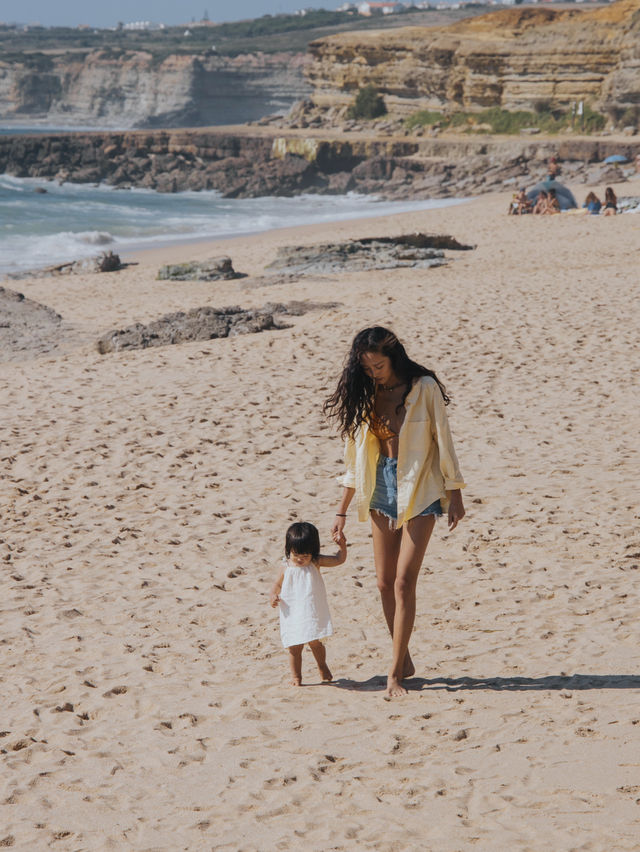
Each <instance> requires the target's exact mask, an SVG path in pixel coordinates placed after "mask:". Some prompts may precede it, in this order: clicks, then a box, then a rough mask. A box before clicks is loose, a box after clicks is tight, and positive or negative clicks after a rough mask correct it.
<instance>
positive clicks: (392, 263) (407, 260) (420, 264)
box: [266, 234, 473, 275]
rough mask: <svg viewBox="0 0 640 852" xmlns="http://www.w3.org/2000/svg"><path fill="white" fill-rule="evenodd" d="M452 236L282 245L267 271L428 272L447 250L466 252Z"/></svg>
mask: <svg viewBox="0 0 640 852" xmlns="http://www.w3.org/2000/svg"><path fill="white" fill-rule="evenodd" d="M472 248H473V246H467V245H463V244H462V243H459V242H458V241H457V240H456V239H454V238H453V237H449V236H438V235H429V234H408V235H405V236H400V237H380V238H365V239H361V240H350V241H349V242H345V243H330V244H318V245H313V246H281V247H280V248H279V249H278V251H277V255H276V258H275V260H274V261H272V262H271V263H270V264H269V265H268V266H267V267H266V269H269V270H276V271H286V272H287V273H289V274H297V275H316V274H317V275H327V274H329V275H331V274H338V273H341V272H352V271H354V272H355V271H356V270H367V269H398V268H403V267H417V268H420V269H428V268H429V267H431V266H443V265H444V264H446V263H447V258H446V257H445V254H444V249H454V250H459V251H467V250H470V249H472Z"/></svg>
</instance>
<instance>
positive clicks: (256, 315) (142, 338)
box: [98, 302, 335, 355]
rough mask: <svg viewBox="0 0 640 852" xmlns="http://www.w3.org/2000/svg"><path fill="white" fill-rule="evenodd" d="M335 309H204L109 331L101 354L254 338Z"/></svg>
mask: <svg viewBox="0 0 640 852" xmlns="http://www.w3.org/2000/svg"><path fill="white" fill-rule="evenodd" d="M331 307H335V303H333V302H330V303H326V304H318V303H315V302H290V303H289V304H280V303H275V304H271V303H269V304H266V305H264V307H262V308H260V309H255V310H254V309H243V308H239V307H228V308H212V307H209V306H205V307H202V308H194V309H193V310H191V311H187V312H183V311H179V312H177V313H173V314H166V315H165V316H163V317H160V319H157V320H154V321H153V322H150V323H148V324H146V325H144V324H142V323H136V324H135V325H131V326H129V327H128V328H123V329H120V330H114V331H109V332H107V334H104V335H103V336H102V337H101V338H100V339H99V340H98V352H100V354H101V355H105V354H106V353H108V352H120V351H122V350H124V349H147V348H148V347H150V346H167V345H169V344H172V343H188V342H191V341H194V340H213V339H214V338H218V337H234V336H235V335H237V334H255V333H256V332H259V331H268V330H270V329H276V328H287V325H286V324H285V323H283V322H282V321H281V320H279V319H278V318H279V317H280V316H282V315H289V316H299V315H300V314H303V313H305V312H306V311H309V310H314V309H318V308H331Z"/></svg>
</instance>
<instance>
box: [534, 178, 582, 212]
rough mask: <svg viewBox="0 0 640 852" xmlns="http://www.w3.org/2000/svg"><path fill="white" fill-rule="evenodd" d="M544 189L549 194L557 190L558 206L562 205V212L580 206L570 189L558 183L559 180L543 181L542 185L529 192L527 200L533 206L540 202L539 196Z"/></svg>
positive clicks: (539, 184) (538, 184) (537, 185)
mask: <svg viewBox="0 0 640 852" xmlns="http://www.w3.org/2000/svg"><path fill="white" fill-rule="evenodd" d="M543 189H544V191H545V192H549V190H550V189H555V191H556V198H557V199H558V204H559V205H560V209H561V210H573V209H574V208H575V207H577V206H578V205H577V204H576V200H575V198H574V197H573V193H572V192H571V190H570V189H569V188H568V187H566V186H565V185H564V184H562V183H558V181H557V180H550V179H549V178H547V179H546V180H541V181H540V183H537V184H536V185H535V186H534V187H532V188H531V189H530V190H529V192H527V199H528V200H529V201H530V202H531V203H532V204H535V203H536V201H537V200H538V195H539V194H540V192H541V191H542V190H543Z"/></svg>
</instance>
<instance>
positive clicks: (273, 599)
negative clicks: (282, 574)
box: [269, 590, 280, 608]
mask: <svg viewBox="0 0 640 852" xmlns="http://www.w3.org/2000/svg"><path fill="white" fill-rule="evenodd" d="M269 602H270V604H271V606H272V607H274V608H275V607H277V606H278V604H279V603H280V595H279V594H278V592H276V591H275V590H274V591H272V592H271V595H270V597H269Z"/></svg>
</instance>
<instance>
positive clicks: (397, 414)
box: [324, 326, 464, 698]
mask: <svg viewBox="0 0 640 852" xmlns="http://www.w3.org/2000/svg"><path fill="white" fill-rule="evenodd" d="M434 345H435V344H434ZM448 402H449V397H448V396H447V394H446V391H445V388H444V386H443V384H442V382H440V380H439V379H438V378H437V376H436V374H435V373H434V372H433V370H430V369H428V368H427V367H423V366H422V365H421V364H418V363H416V362H415V361H412V360H411V359H410V358H409V356H408V354H407V352H406V350H405V348H404V346H403V345H402V343H400V341H399V340H398V338H397V337H396V335H395V334H394V333H393V332H392V331H390V330H389V329H388V328H383V327H382V326H373V327H371V328H365V329H363V330H362V331H360V332H359V333H358V334H357V335H356V336H355V338H354V339H353V343H352V344H351V348H350V351H349V354H348V355H347V357H346V360H345V364H344V368H343V370H342V373H341V375H340V378H339V380H338V384H337V387H336V390H335V391H334V393H333V394H332V395H331V396H330V397H329V398H328V399H327V401H326V402H325V404H324V412H325V414H327V415H328V416H329V417H330V418H331V419H333V420H334V422H336V423H337V424H338V426H339V427H340V431H341V432H342V437H343V438H344V439H345V451H344V460H345V467H346V473H345V476H344V478H343V480H342V485H343V488H342V497H341V499H340V502H339V504H338V507H337V511H336V519H335V522H334V525H333V528H332V533H333V535H334V537H335V536H336V535H341V534H342V531H343V529H344V526H345V523H346V518H347V509H348V507H349V505H350V503H351V501H352V500H353V501H354V503H355V505H356V514H357V516H358V519H359V520H360V521H366V520H367V519H370V522H371V533H372V538H373V561H374V564H375V569H376V576H377V580H378V589H379V591H380V598H381V602H382V612H383V614H384V618H385V620H386V622H387V627H388V628H389V632H390V634H391V637H392V659H391V664H390V667H389V673H388V676H387V696H388V697H389V698H393V697H396V696H401V695H405V694H406V693H407V690H406V688H405V687H404V686H403V684H402V681H403V679H404V678H407V677H411V676H412V675H413V674H414V673H415V666H414V665H413V662H412V660H411V655H410V654H409V640H410V638H411V633H412V631H413V625H414V620H415V615H416V586H417V583H418V577H419V574H420V568H421V566H422V560H423V559H424V555H425V553H426V550H427V545H428V544H429V539H430V538H431V533H432V532H433V529H434V527H435V523H436V517H438V516H440V515H442V514H443V513H446V514H447V521H448V529H449V532H451V531H452V530H454V529H455V528H456V526H457V525H458V523H459V522H460V521H461V520H462V518H464V505H463V502H462V494H461V491H460V489H461V488H464V481H463V479H462V474H461V473H460V468H459V466H458V460H457V458H456V454H455V450H454V448H453V441H452V439H451V432H450V430H449V422H448V419H447V411H446V405H447V403H448Z"/></svg>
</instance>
